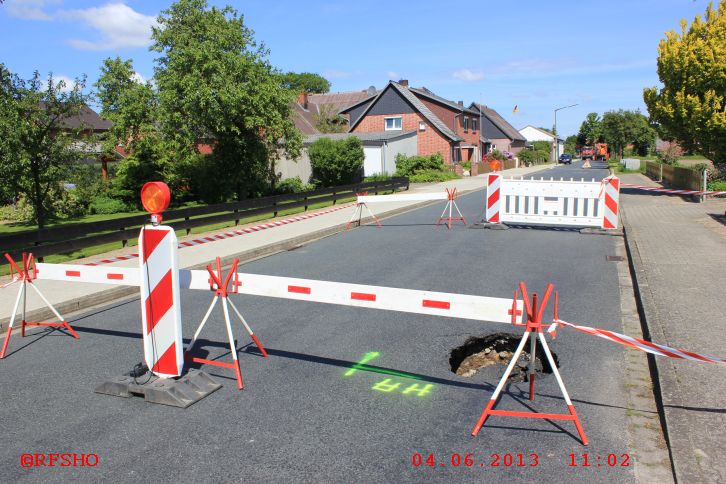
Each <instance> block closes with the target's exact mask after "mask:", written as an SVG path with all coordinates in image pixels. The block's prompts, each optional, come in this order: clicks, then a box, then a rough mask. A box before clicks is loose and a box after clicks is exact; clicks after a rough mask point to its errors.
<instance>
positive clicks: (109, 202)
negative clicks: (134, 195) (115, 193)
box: [89, 196, 128, 215]
mask: <svg viewBox="0 0 726 484" xmlns="http://www.w3.org/2000/svg"><path fill="white" fill-rule="evenodd" d="M127 209H128V208H127V207H126V204H125V203H124V202H122V201H121V200H116V199H114V198H108V197H104V196H100V197H96V198H94V199H93V201H91V205H90V206H89V211H90V212H91V213H92V214H104V215H110V214H112V213H119V212H125V211H126V210H127Z"/></svg>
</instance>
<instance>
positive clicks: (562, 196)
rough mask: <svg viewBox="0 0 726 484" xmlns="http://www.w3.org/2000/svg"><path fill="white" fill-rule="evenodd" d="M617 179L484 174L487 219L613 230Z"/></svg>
mask: <svg viewBox="0 0 726 484" xmlns="http://www.w3.org/2000/svg"><path fill="white" fill-rule="evenodd" d="M619 187H620V180H618V179H617V178H615V177H609V178H606V179H605V180H603V181H595V180H594V179H593V180H591V181H585V180H584V179H581V180H574V179H570V180H564V179H560V180H555V179H553V178H550V179H549V180H546V179H544V178H540V179H539V180H536V179H525V178H522V177H520V178H506V177H503V176H502V175H501V174H499V173H490V174H489V175H488V176H487V211H486V214H487V222H489V223H507V222H509V223H521V224H543V225H566V226H577V227H599V228H607V229H614V228H617V226H618V194H619V191H620V190H619Z"/></svg>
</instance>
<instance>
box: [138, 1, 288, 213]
mask: <svg viewBox="0 0 726 484" xmlns="http://www.w3.org/2000/svg"><path fill="white" fill-rule="evenodd" d="M157 20H158V24H159V25H158V27H155V28H153V33H152V39H153V44H152V46H151V50H152V51H155V52H158V53H160V54H161V56H160V57H159V58H157V59H156V60H155V63H156V66H155V75H154V77H155V80H156V82H157V86H158V90H159V107H160V114H161V116H162V120H161V121H162V122H161V124H162V126H163V129H164V135H165V138H166V141H167V143H168V146H169V150H171V151H173V153H174V156H175V157H176V158H178V159H180V160H191V159H193V157H194V155H195V153H194V147H195V145H196V143H197V142H198V141H199V140H211V143H212V144H213V145H214V153H213V154H212V155H210V157H211V160H207V163H210V164H211V165H212V167H211V168H212V169H213V170H215V171H216V176H217V177H218V180H219V186H218V189H219V192H220V193H222V194H223V195H225V196H226V195H231V194H235V195H236V197H237V198H238V199H240V198H244V197H247V196H250V195H254V194H256V193H257V191H258V190H259V187H260V185H261V184H265V183H267V184H272V183H274V180H275V178H276V177H275V170H274V162H275V160H276V159H278V158H279V156H280V155H281V153H283V152H284V153H285V154H286V155H287V156H288V157H291V158H296V157H297V156H299V154H300V150H301V147H302V137H301V135H300V133H299V131H298V130H297V129H296V128H295V125H294V124H293V122H292V120H291V107H290V104H291V103H292V102H293V101H294V99H295V94H294V93H293V92H292V91H290V90H289V89H286V88H285V87H284V86H283V84H282V83H281V82H280V75H279V73H277V72H276V71H275V70H274V69H273V68H272V67H271V65H270V63H269V62H268V60H267V56H268V51H267V49H266V48H265V47H264V46H263V45H258V44H257V43H256V42H255V40H254V37H253V32H252V30H250V29H249V28H248V27H247V26H245V24H244V22H243V18H242V16H240V15H239V14H238V13H237V11H236V10H234V9H233V8H232V7H229V6H227V7H225V8H223V9H218V8H216V7H212V8H209V7H208V5H207V2H206V1H205V0H179V1H178V2H176V3H174V4H172V5H171V7H169V9H167V10H165V11H163V12H162V13H161V15H160V16H159V18H158V19H157Z"/></svg>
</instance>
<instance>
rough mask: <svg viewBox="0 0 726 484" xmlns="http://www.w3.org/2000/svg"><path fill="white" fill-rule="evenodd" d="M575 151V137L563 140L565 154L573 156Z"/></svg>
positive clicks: (571, 136)
mask: <svg viewBox="0 0 726 484" xmlns="http://www.w3.org/2000/svg"><path fill="white" fill-rule="evenodd" d="M576 149H577V135H575V134H573V135H570V136H568V137H567V138H565V153H569V154H571V155H573V154H575V150H576Z"/></svg>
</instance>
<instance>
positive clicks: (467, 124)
mask: <svg viewBox="0 0 726 484" xmlns="http://www.w3.org/2000/svg"><path fill="white" fill-rule="evenodd" d="M467 131H469V118H467V117H466V116H464V133H466V132H467Z"/></svg>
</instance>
